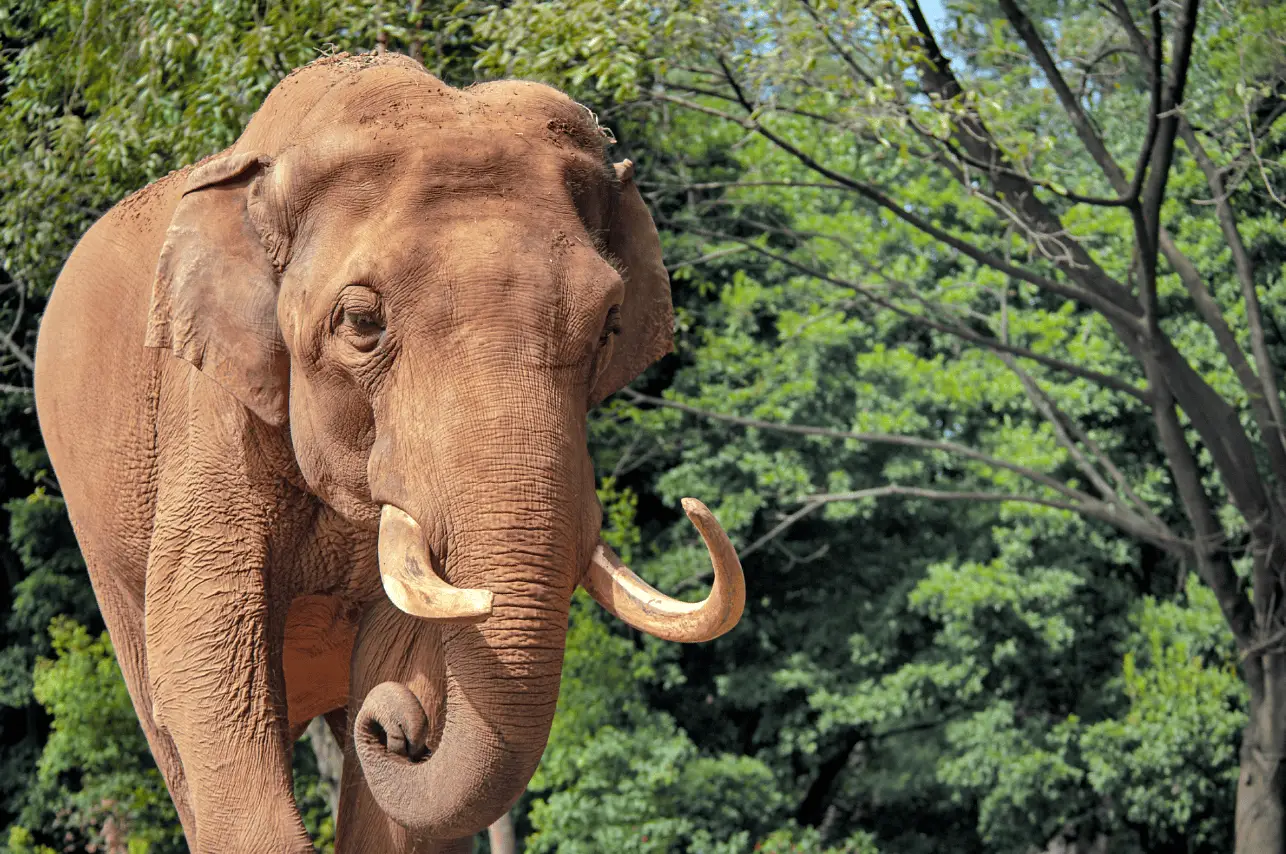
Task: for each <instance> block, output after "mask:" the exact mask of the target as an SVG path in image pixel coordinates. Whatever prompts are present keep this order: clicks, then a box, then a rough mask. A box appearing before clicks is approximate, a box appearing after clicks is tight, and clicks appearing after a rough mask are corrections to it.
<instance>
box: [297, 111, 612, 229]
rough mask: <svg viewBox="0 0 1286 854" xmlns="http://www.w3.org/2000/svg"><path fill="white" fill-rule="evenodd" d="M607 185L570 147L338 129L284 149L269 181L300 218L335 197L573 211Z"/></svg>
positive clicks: (479, 136) (455, 131)
mask: <svg viewBox="0 0 1286 854" xmlns="http://www.w3.org/2000/svg"><path fill="white" fill-rule="evenodd" d="M612 180H613V176H612V173H611V171H610V169H609V167H608V166H607V164H606V162H605V161H603V160H601V159H597V160H596V159H595V158H594V157H593V156H591V155H589V154H587V153H585V152H583V151H581V150H580V149H578V148H568V147H565V146H559V145H556V144H552V143H551V142H550V141H549V140H547V139H544V138H541V137H540V136H529V135H527V134H526V133H525V132H523V131H521V130H514V129H512V128H504V129H499V130H496V129H484V128H479V127H477V126H461V127H451V128H438V127H403V128H399V129H393V130H388V131H374V132H369V131H361V130H358V131H352V130H351V129H350V128H347V127H340V128H336V129H333V130H332V131H331V132H329V133H328V134H326V135H325V136H322V137H320V138H317V139H315V140H313V141H311V142H309V143H308V144H306V145H300V146H297V147H295V148H294V149H292V150H291V151H290V152H289V154H288V155H287V156H286V157H284V158H282V161H281V162H280V163H279V164H278V167H277V168H276V169H275V170H274V176H273V181H274V184H275V185H276V187H277V192H278V193H280V197H281V198H283V199H288V200H289V202H288V203H287V204H288V207H289V208H290V209H291V210H292V211H293V212H295V213H296V214H300V215H302V214H304V212H305V211H306V209H307V208H308V207H310V206H312V205H313V204H314V203H316V202H319V201H322V200H325V202H326V203H327V204H333V203H334V202H335V201H337V200H336V199H335V198H334V195H335V194H336V193H338V194H340V195H343V196H345V197H347V203H348V204H350V205H351V206H352V210H353V211H354V212H355V213H361V212H363V211H365V210H368V209H377V208H384V207H387V206H389V205H394V206H404V205H411V206H421V205H422V204H423V203H434V202H441V201H442V200H444V199H461V198H463V197H465V196H472V197H483V196H486V197H497V198H508V199H512V200H514V201H523V202H525V203H527V204H530V205H534V206H536V207H537V208H540V207H555V208H556V207H562V206H566V205H567V204H569V203H570V204H573V205H574V204H576V198H578V197H579V196H583V195H585V194H586V192H587V191H588V192H589V193H590V194H591V195H593V194H602V193H604V192H606V191H608V189H609V188H610V186H611V184H612Z"/></svg>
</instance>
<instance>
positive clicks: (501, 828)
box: [487, 813, 518, 854]
mask: <svg viewBox="0 0 1286 854" xmlns="http://www.w3.org/2000/svg"><path fill="white" fill-rule="evenodd" d="M487 841H488V842H490V843H491V854H518V837H517V835H515V833H514V820H513V814H512V813H505V814H504V815H502V816H500V818H498V819H496V822H495V824H493V825H491V827H488V828H487Z"/></svg>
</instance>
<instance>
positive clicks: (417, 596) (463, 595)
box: [379, 504, 492, 622]
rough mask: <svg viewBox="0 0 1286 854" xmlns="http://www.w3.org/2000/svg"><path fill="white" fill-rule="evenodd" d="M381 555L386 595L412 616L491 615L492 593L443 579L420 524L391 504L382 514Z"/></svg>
mask: <svg viewBox="0 0 1286 854" xmlns="http://www.w3.org/2000/svg"><path fill="white" fill-rule="evenodd" d="M379 556H380V580H381V581H383V582H384V592H385V593H386V594H388V598H389V600H390V601H392V603H393V604H394V605H396V606H397V607H398V608H399V609H400V610H402V611H405V612H406V613H408V614H410V615H411V616H413V617H424V618H425V619H428V620H448V621H456V622H475V621H478V620H485V619H486V618H487V617H489V616H491V598H492V597H491V591H490V590H467V589H461V588H457V587H452V586H451V585H450V584H447V582H446V581H445V580H443V579H442V578H440V577H439V576H438V574H437V573H436V572H434V571H433V564H432V562H431V561H430V560H429V553H428V549H427V548H426V547H425V545H424V532H423V531H421V530H420V525H419V523H417V522H416V521H415V520H414V519H412V518H411V517H410V515H408V514H407V513H406V512H404V511H402V510H400V509H398V508H397V507H394V506H393V505H391V504H385V505H384V509H383V510H381V511H380V541H379Z"/></svg>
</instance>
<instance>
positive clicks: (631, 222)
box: [36, 55, 672, 854]
mask: <svg viewBox="0 0 1286 854" xmlns="http://www.w3.org/2000/svg"><path fill="white" fill-rule="evenodd" d="M617 309H619V311H618V310H617ZM671 324H672V318H671V306H670V297H669V283H668V278H667V277H666V275H665V270H664V267H663V265H662V263H661V257H660V245H659V242H658V239H657V235H656V230H655V228H654V226H653V224H652V221H651V219H650V217H649V216H648V214H647V211H646V208H645V207H644V206H643V203H642V200H641V199H640V198H639V196H638V192H637V190H636V189H635V188H634V187H633V184H632V181H631V179H630V176H629V169H628V167H626V168H624V169H621V168H618V169H617V171H616V172H614V171H613V169H612V167H611V166H609V165H607V164H606V161H605V160H604V140H603V137H602V135H601V132H600V131H599V130H598V129H597V125H596V123H595V122H594V121H593V119H592V117H590V116H589V115H588V113H587V111H586V110H585V109H584V108H583V107H580V106H579V105H577V104H575V103H574V102H573V101H571V100H569V99H568V98H566V97H565V96H564V95H562V94H560V93H558V92H556V91H555V90H552V89H549V88H547V87H543V86H540V85H536V84H531V83H522V82H500V83H494V84H486V85H481V86H477V87H473V88H470V89H467V90H457V89H453V88H450V87H448V86H446V85H444V84H442V83H441V82H439V81H438V80H437V79H436V78H434V77H432V76H431V75H429V74H428V73H427V72H426V71H425V70H424V69H423V67H422V66H420V65H419V64H418V63H416V62H414V61H412V60H410V59H407V58H405V57H399V56H393V55H388V56H381V57H374V56H362V57H347V56H339V57H330V58H326V59H323V60H319V61H317V62H315V63H313V64H311V65H309V66H307V67H305V68H303V69H300V70H299V71H296V72H295V73H294V74H292V75H291V76H289V77H287V78H286V79H285V80H283V81H282V82H281V83H280V84H279V85H278V86H277V87H276V88H275V89H274V90H273V91H272V92H271V93H270V94H269V96H268V98H267V100H266V101H265V103H264V105H263V106H262V108H261V109H260V110H259V111H258V113H256V115H255V116H254V118H253V119H252V121H251V122H250V124H249V125H248V127H247V128H246V131H245V133H244V134H243V135H242V136H241V138H240V139H239V140H238V141H237V142H236V143H235V144H234V145H233V146H232V147H231V148H230V149H228V150H226V151H224V152H221V153H220V154H218V155H215V156H214V157H212V158H208V159H207V160H205V161H202V162H201V163H200V164H197V165H196V166H195V167H189V168H188V169H185V170H181V171H179V172H176V173H174V174H171V175H169V176H167V177H166V178H163V179H161V180H160V181H157V182H156V183H154V184H152V185H150V186H149V187H147V188H145V189H144V190H142V191H140V192H139V193H136V194H135V195H133V196H131V197H130V198H128V199H126V200H125V201H123V202H121V203H120V204H119V205H117V206H116V207H115V208H113V209H112V210H111V211H110V212H109V213H108V214H106V215H105V216H104V217H103V218H102V219H101V220H100V221H99V222H98V223H97V224H96V225H95V226H94V227H93V228H92V229H91V230H90V231H89V232H88V233H87V234H86V236H85V237H84V239H83V240H82V241H81V243H80V244H79V245H78V247H77V248H76V250H75V252H74V253H73V254H72V256H71V257H70V259H69V260H68V262H67V264H66V267H65V268H64V270H63V273H62V275H61V276H60V278H59V280H58V283H57V285H56V287H55V289H54V292H53V295H52V298H51V299H50V302H49V306H48V310H47V312H46V314H45V317H44V321H43V326H42V330H41V335H40V340H39V345H38V348H37V354H36V403H37V409H38V413H39V417H40V423H41V428H42V430H43V432H44V436H45V439H46V443H47V446H48V449H49V453H50V456H51V458H52V461H53V466H54V469H55V471H56V473H57V475H58V478H59V482H60V485H61V488H62V490H63V493H64V495H65V496H66V500H67V506H68V509H69V512H70V515H71V519H72V523H73V525H74V527H75V531H76V535H77V538H78V540H79V542H80V544H81V547H82V550H83V552H84V555H85V559H86V562H87V564H88V567H89V572H90V576H91V579H92V581H93V585H94V590H95V592H96V594H97V596H98V600H99V603H100V606H101V609H102V612H103V616H104V619H105V620H106V622H107V626H108V628H109V630H110V633H111V637H112V641H113V643H114V644H115V646H116V650H117V653H118V656H119V659H120V664H121V669H122V671H123V673H124V675H125V679H126V682H127V684H128V686H129V690H130V695H131V697H132V699H133V701H134V706H135V708H136V709H137V711H138V715H139V719H140V721H141V723H142V726H143V729H144V730H145V732H146V734H147V738H148V742H149V744H150V745H151V748H152V751H153V753H154V755H155V757H156V760H157V762H158V764H159V766H160V768H161V771H162V773H163V775H164V777H165V781H166V784H167V785H168V787H169V790H170V793H171V795H172V796H173V798H174V802H175V804H176V806H177V807H178V812H179V815H180V817H181V819H182V822H183V828H184V832H185V834H186V836H187V839H188V842H189V845H190V846H191V848H192V850H193V851H197V852H216V851H217V852H238V851H255V852H265V851H272V852H307V851H312V847H311V845H310V843H309V840H308V837H307V835H306V833H305V831H304V828H303V825H302V823H301V821H300V818H299V814H298V810H297V808H296V806H295V803H294V800H293V796H292V794H291V776H290V751H291V745H292V744H293V742H294V739H295V738H296V737H297V736H298V735H299V733H300V732H301V731H302V729H303V728H304V727H305V726H306V725H307V723H308V722H309V720H310V719H312V718H313V717H315V716H317V715H319V714H325V713H328V721H330V722H331V723H332V725H333V727H334V728H335V730H336V732H337V735H339V736H340V738H341V743H343V744H345V763H344V774H343V784H342V788H343V791H342V795H341V805H340V825H339V829H338V836H339V839H338V850H340V851H341V852H345V854H351V852H365V851H369V852H400V851H424V852H428V851H453V850H462V851H463V850H469V849H468V845H469V841H468V837H470V836H471V835H472V834H474V833H475V832H477V831H479V830H481V829H482V828H484V827H485V826H486V825H487V824H488V823H489V822H491V821H492V820H493V819H495V818H496V817H498V816H499V815H501V814H502V813H503V812H504V811H505V810H506V809H508V808H509V806H510V805H511V804H512V803H513V802H514V801H515V800H516V799H517V797H518V796H519V794H520V793H521V792H522V790H523V788H524V787H525V785H526V784H527V782H528V780H529V779H530V777H531V775H532V774H533V773H534V770H535V768H536V765H537V762H538V761H539V759H540V756H541V753H542V751H543V749H544V747H545V743H546V739H547V737H548V732H549V726H550V721H551V718H552V716H553V713H554V706H555V701H556V698H557V694H558V685H559V680H560V676H561V666H562V658H563V647H564V641H565V635H566V627H567V610H568V602H569V598H570V596H571V594H572V592H573V590H574V588H575V586H576V584H577V582H578V580H579V578H580V575H581V573H582V572H583V571H584V567H585V566H586V564H587V562H588V561H589V560H590V556H591V552H592V550H593V549H594V546H595V543H596V542H597V536H598V531H599V525H600V508H599V506H598V503H597V500H596V498H595V493H594V483H593V470H592V467H591V464H590V460H589V456H588V453H587V450H586V425H585V421H586V412H587V410H588V408H589V407H590V406H592V405H594V404H595V403H597V402H599V401H601V400H602V399H603V398H604V397H606V396H607V395H609V394H610V393H612V392H613V391H615V390H616V389H618V388H620V387H621V386H622V385H624V384H625V383H626V382H628V381H629V380H631V379H632V378H633V377H635V376H636V375H637V374H638V373H639V372H640V371H641V370H642V369H643V368H645V367H646V366H647V365H648V364H649V363H651V362H652V361H654V360H655V359H656V358H658V357H659V356H661V355H662V354H663V353H665V352H666V351H667V350H668V349H669V347H670V335H671ZM383 504H392V505H395V506H396V507H399V508H401V509H403V510H405V511H406V512H407V513H409V514H410V515H411V516H412V517H413V518H414V519H415V520H417V521H418V522H419V524H420V525H421V526H422V528H423V530H424V532H425V535H426V539H427V544H428V546H429V549H430V550H431V552H432V554H433V556H434V559H435V561H436V564H435V569H437V571H438V572H440V573H442V574H443V575H444V577H445V578H446V579H447V580H448V581H449V582H450V583H451V584H453V585H455V586H457V587H471V588H481V589H486V590H489V591H492V592H493V594H494V597H495V599H494V601H495V604H494V613H493V614H492V615H491V617H490V618H489V619H486V620H485V621H482V622H437V621H432V620H421V619H417V618H415V617H412V616H408V615H407V614H405V613H403V612H401V611H399V610H397V609H396V608H394V607H393V606H392V605H391V604H390V603H389V601H388V599H387V598H386V597H385V596H384V593H383V590H382V589H381V586H380V576H379V571H378V567H377V561H376V539H377V536H376V535H377V529H378V525H379V513H380V508H381V505H383ZM145 615H146V620H145V619H144V616H145ZM354 730H356V734H357V735H356V738H350V737H346V736H347V735H348V734H350V733H352V732H354ZM359 747H361V748H362V750H361V754H362V755H361V757H360V761H359V757H358V752H359V750H358V749H359ZM430 753H431V755H427V754H430ZM426 756H427V758H426ZM377 798H378V801H379V802H378V803H377V800H376V799H377ZM381 804H382V805H383V807H381ZM408 828H410V829H408ZM451 840H457V841H456V842H452V841H451Z"/></svg>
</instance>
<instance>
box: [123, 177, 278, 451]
mask: <svg viewBox="0 0 1286 854" xmlns="http://www.w3.org/2000/svg"><path fill="white" fill-rule="evenodd" d="M271 163H272V161H271V159H270V158H267V157H264V156H260V155H254V154H224V155H220V156H217V157H215V158H214V159H212V160H208V161H205V162H204V163H202V164H200V165H199V166H197V167H196V168H195V169H193V170H192V172H191V173H190V174H189V175H188V180H187V184H186V186H185V187H184V189H183V195H182V197H181V198H180V199H179V203H178V206H177V207H176V208H175V209H174V215H173V217H172V218H171V220H170V226H169V229H168V231H167V232H166V235H165V245H164V247H163V248H162V249H161V257H160V261H159V263H158V264H157V269H156V279H155V281H154V282H153V285H152V302H151V307H150V309H149V313H148V322H147V337H146V339H145V340H144V345H145V346H147V347H158V348H167V349H169V350H170V351H172V352H173V353H174V355H175V356H178V357H179V358H181V359H184V360H186V361H188V362H190V363H191V364H192V365H193V366H194V367H196V368H197V369H198V370H200V371H201V372H202V373H203V374H205V375H206V376H208V377H209V378H210V379H212V380H214V381H215V382H216V383H218V384H219V385H220V386H222V387H223V388H224V389H225V390H226V391H228V392H230V393H231V394H232V395H233V396H234V397H236V398H237V400H239V401H241V402H242V403H243V404H245V406H246V407H247V408H249V409H250V410H251V411H253V412H254V413H255V414H256V415H258V416H259V417H260V418H262V419H263V420H264V421H266V422H267V423H269V424H272V425H274V426H281V425H283V424H285V423H286V419H287V412H288V400H289V385H290V359H289V356H288V354H287V352H286V346H285V342H284V341H283V340H282V336H281V330H280V329H279V328H278V326H277V268H276V266H275V265H274V263H273V258H272V257H271V256H270V255H269V253H268V251H267V249H266V248H265V245H264V240H263V237H262V236H261V234H260V232H259V230H258V229H257V228H256V227H255V223H254V222H253V221H252V220H251V216H250V205H251V204H252V203H254V202H257V201H258V193H257V190H258V182H259V181H260V180H261V179H262V176H263V172H264V170H265V169H266V168H267V167H268V166H270V165H271Z"/></svg>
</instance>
